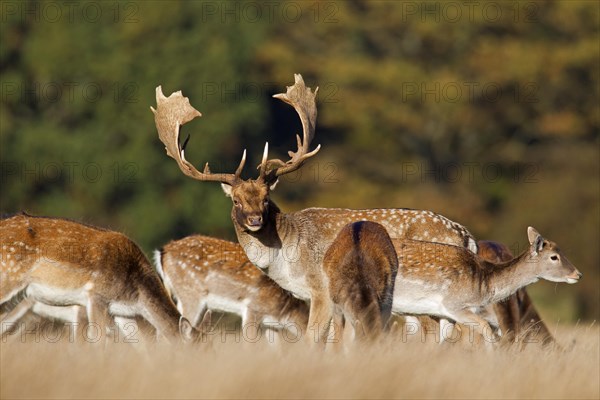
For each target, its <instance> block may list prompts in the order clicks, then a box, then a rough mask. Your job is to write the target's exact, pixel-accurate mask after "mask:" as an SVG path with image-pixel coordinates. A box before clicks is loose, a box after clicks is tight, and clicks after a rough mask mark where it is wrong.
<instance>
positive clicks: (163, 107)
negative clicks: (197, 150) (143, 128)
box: [150, 86, 246, 186]
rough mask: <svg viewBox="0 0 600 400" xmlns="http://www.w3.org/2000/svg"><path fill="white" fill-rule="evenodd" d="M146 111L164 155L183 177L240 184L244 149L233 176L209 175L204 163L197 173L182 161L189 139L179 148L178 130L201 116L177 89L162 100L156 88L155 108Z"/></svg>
mask: <svg viewBox="0 0 600 400" xmlns="http://www.w3.org/2000/svg"><path fill="white" fill-rule="evenodd" d="M150 109H151V110H152V112H153V113H154V122H155V124H156V129H157V130H158V137H159V139H160V141H161V142H163V144H164V145H165V148H166V150H167V155H168V156H169V157H171V158H173V159H174V160H175V161H177V165H179V168H180V169H181V171H182V172H183V173H184V174H185V175H187V176H189V177H190V178H194V179H197V180H199V181H213V182H223V183H227V184H229V185H232V186H233V185H234V184H235V183H238V182H240V181H241V178H240V175H241V173H242V169H243V168H244V164H245V163H246V150H244V154H243V156H242V161H240V165H239V166H238V168H237V170H236V171H235V174H213V173H211V172H210V168H209V167H208V163H206V165H205V166H204V171H203V172H200V171H198V170H197V169H196V168H195V167H194V166H193V165H192V164H191V163H189V162H188V161H187V160H186V159H185V146H186V145H187V143H188V141H189V139H190V137H189V136H188V137H187V139H186V140H185V142H184V143H183V145H180V144H179V130H180V127H181V126H182V125H184V124H186V123H188V122H190V121H191V120H193V119H194V118H196V117H201V116H202V114H200V112H199V111H198V110H196V109H195V108H194V107H192V105H191V104H190V100H189V99H188V98H187V97H183V95H182V94H181V90H180V91H178V92H174V93H172V94H171V95H170V96H169V97H165V95H164V94H163V92H162V87H161V86H159V87H157V88H156V109H154V108H153V107H150Z"/></svg>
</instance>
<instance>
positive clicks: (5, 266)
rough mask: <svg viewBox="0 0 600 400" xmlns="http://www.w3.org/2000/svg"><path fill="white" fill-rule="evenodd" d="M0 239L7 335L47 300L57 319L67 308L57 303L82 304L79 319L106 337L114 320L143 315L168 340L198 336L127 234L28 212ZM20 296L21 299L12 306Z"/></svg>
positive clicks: (0, 296)
mask: <svg viewBox="0 0 600 400" xmlns="http://www.w3.org/2000/svg"><path fill="white" fill-rule="evenodd" d="M0 237H1V239H0V240H1V246H0V248H1V251H0V305H1V308H2V309H6V311H5V312H3V318H2V333H5V330H8V329H9V328H11V327H12V326H14V324H15V323H16V322H17V321H18V320H19V319H20V318H21V317H22V316H23V315H24V314H25V313H27V312H29V311H30V310H35V307H36V305H41V306H42V308H43V309H44V310H45V312H46V313H52V312H53V310H54V311H56V315H55V316H56V317H57V318H58V319H63V318H65V317H64V312H62V310H61V308H60V307H55V306H63V307H72V306H79V307H81V309H82V310H85V316H78V317H77V318H78V322H80V323H83V322H86V321H87V322H89V323H95V324H98V326H99V327H100V329H101V332H100V334H102V335H103V334H104V333H105V332H106V329H107V328H108V327H109V326H110V325H111V324H112V322H113V318H134V317H137V316H141V317H143V318H144V319H145V320H147V321H148V322H149V323H150V324H151V325H152V326H154V328H156V330H157V332H158V333H159V334H161V335H162V336H165V337H166V338H167V339H169V340H172V339H174V338H178V337H180V335H181V338H182V339H184V340H185V341H193V340H196V339H197V338H198V337H199V332H197V331H196V330H195V329H194V328H193V327H192V326H191V324H190V323H189V322H188V321H187V320H186V319H185V318H183V317H181V316H180V314H179V312H178V311H177V308H176V307H175V304H173V302H172V301H171V299H170V298H169V296H168V294H167V292H166V290H165V288H164V287H163V285H162V283H161V281H160V278H159V277H158V275H157V274H156V272H155V271H154V269H153V268H152V266H151V265H150V263H149V261H148V260H147V258H146V257H145V256H144V254H143V253H142V251H141V250H140V248H139V247H138V246H137V245H136V244H135V243H134V242H133V241H131V240H130V239H129V238H127V237H126V236H125V235H122V234H120V233H117V232H113V231H109V230H105V229H100V228H96V227H91V226H87V225H83V224H79V223H76V222H72V221H68V220H64V219H59V218H45V217H34V216H31V215H27V214H24V213H23V214H19V215H15V216H13V217H10V218H6V219H3V220H1V221H0ZM14 299H18V300H20V301H19V303H18V304H17V305H16V306H15V307H14V308H12V309H10V308H11V307H10V304H11V303H12V302H13V301H14ZM11 300H13V301H11ZM46 306H50V307H46ZM47 316H50V317H52V316H53V315H47Z"/></svg>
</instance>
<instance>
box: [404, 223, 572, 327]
mask: <svg viewBox="0 0 600 400" xmlns="http://www.w3.org/2000/svg"><path fill="white" fill-rule="evenodd" d="M527 236H528V238H529V243H530V247H529V249H528V250H526V251H525V252H523V253H522V254H521V255H519V256H518V257H516V258H513V259H512V260H510V261H507V262H504V263H499V264H494V263H490V262H488V261H485V260H483V259H482V258H481V257H479V256H477V255H476V254H473V253H472V252H470V251H468V250H467V249H465V248H461V247H457V246H451V245H444V244H440V243H429V242H420V241H414V240H397V241H396V249H398V257H399V260H400V262H399V268H398V275H397V277H396V284H395V288H394V303H393V308H392V311H393V312H395V313H398V314H408V315H433V316H438V317H441V318H448V319H451V320H453V321H455V322H458V323H461V324H476V328H477V330H478V333H480V334H481V335H482V336H483V337H485V335H490V333H491V329H490V326H489V324H488V322H487V321H486V320H485V319H483V318H482V317H481V316H480V315H478V314H477V313H475V312H473V311H472V309H481V308H482V307H485V306H487V305H490V304H493V303H496V302H498V301H501V300H503V299H505V298H507V297H509V296H510V295H512V294H513V293H515V292H516V291H517V290H519V289H520V288H523V287H525V286H527V285H529V284H531V283H534V282H536V281H538V280H539V279H546V280H549V281H552V282H566V283H575V282H577V281H578V280H579V278H581V276H582V274H581V272H579V271H578V270H577V268H575V267H574V266H573V265H572V264H571V262H570V261H569V260H568V259H567V258H566V257H565V256H564V255H563V254H562V252H561V251H560V250H559V248H558V247H557V246H556V244H555V243H554V242H550V241H547V240H545V239H544V238H543V237H542V236H541V235H540V234H539V233H538V232H537V231H536V230H535V229H534V228H532V227H529V228H528V229H527Z"/></svg>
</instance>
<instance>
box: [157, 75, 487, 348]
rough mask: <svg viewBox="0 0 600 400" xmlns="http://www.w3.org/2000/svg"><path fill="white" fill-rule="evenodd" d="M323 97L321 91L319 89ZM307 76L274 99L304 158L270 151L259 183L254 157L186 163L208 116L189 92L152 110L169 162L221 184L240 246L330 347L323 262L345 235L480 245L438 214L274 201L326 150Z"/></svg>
mask: <svg viewBox="0 0 600 400" xmlns="http://www.w3.org/2000/svg"><path fill="white" fill-rule="evenodd" d="M317 90H318V89H317ZM317 90H315V92H314V93H313V92H312V91H311V89H310V88H307V87H306V86H305V84H304V81H303V80H302V77H301V76H300V75H298V74H297V75H295V84H294V85H293V86H291V87H288V88H287V93H285V94H277V95H275V96H274V97H275V98H278V99H280V100H283V101H284V102H286V103H288V104H290V105H292V106H293V107H294V109H295V110H296V112H297V113H298V115H299V116H300V120H301V122H302V127H303V139H301V138H300V136H297V144H298V149H297V151H295V152H293V151H290V152H289V155H290V159H289V160H288V161H286V162H284V161H281V160H278V159H271V160H267V155H268V143H267V144H266V145H265V150H264V153H263V158H262V162H261V164H260V165H259V170H260V172H259V177H258V178H257V179H256V180H254V179H248V180H243V179H242V178H241V173H242V169H243V167H244V164H245V162H246V152H245V151H244V155H243V156H242V160H241V162H240V164H239V166H238V168H237V170H236V172H235V173H233V174H231V173H219V174H214V173H212V172H211V171H210V169H209V167H208V163H207V164H206V165H205V167H204V170H203V172H200V171H199V170H197V169H196V168H195V167H194V166H193V165H192V164H191V163H189V162H188V161H187V160H186V159H185V147H186V144H187V141H188V140H189V137H188V138H187V139H186V141H185V142H184V143H183V145H181V144H180V143H179V132H180V128H181V125H183V124H185V123H187V122H189V121H191V120H192V119H194V118H196V117H199V116H201V114H200V112H198V110H196V109H195V108H194V107H192V106H191V105H190V103H189V99H188V98H187V97H183V95H182V94H181V91H179V92H175V93H173V94H171V95H170V96H169V97H165V96H164V94H163V93H162V89H161V87H160V86H159V87H157V88H156V101H157V108H156V109H154V108H152V107H151V110H152V112H153V113H154V118H155V124H156V127H157V130H158V135H159V138H160V140H161V141H162V142H163V144H164V145H165V147H166V151H167V155H168V156H170V157H171V158H173V159H174V160H175V161H177V164H178V165H179V168H180V169H181V171H182V172H183V173H184V174H185V175H187V176H189V177H191V178H193V179H196V180H199V181H212V182H221V183H222V186H223V189H224V191H225V193H226V194H227V195H228V196H229V197H231V198H232V201H233V209H232V211H231V218H232V220H233V224H234V227H235V231H236V234H237V238H238V241H239V242H240V244H241V245H242V247H243V248H244V250H245V252H246V254H247V255H248V258H249V259H250V260H251V261H252V262H253V263H254V264H255V265H256V266H258V267H259V268H261V269H262V270H263V271H264V272H266V273H267V275H269V277H271V278H272V279H273V280H274V281H275V282H277V283H278V284H279V285H280V286H281V287H283V288H284V289H286V290H288V291H290V292H292V293H293V294H294V295H295V296H296V297H299V298H301V299H303V300H310V316H309V328H310V329H311V330H313V329H314V330H315V331H316V332H317V335H316V338H317V339H318V340H323V339H324V338H325V337H326V336H327V334H328V330H329V321H330V320H331V316H332V312H333V305H332V304H333V303H332V301H331V298H330V296H329V293H328V290H327V281H328V277H327V276H326V274H325V271H324V269H323V256H324V254H325V251H326V250H327V249H328V248H329V246H330V245H331V243H332V242H333V240H334V239H335V237H336V235H337V234H338V232H339V231H340V229H341V228H342V227H343V226H345V225H346V224H348V223H351V222H355V221H361V220H366V221H373V222H378V223H380V224H381V225H383V226H384V227H385V229H386V230H387V231H388V233H389V235H390V236H391V237H392V238H398V239H402V238H406V239H416V240H424V241H431V242H441V243H447V244H452V245H457V246H464V247H468V248H469V249H470V250H471V251H472V252H477V244H476V242H475V239H474V238H473V236H472V235H471V234H470V233H469V232H468V231H467V229H466V228H465V227H463V226H462V225H459V224H457V223H455V222H452V221H450V220H449V219H447V218H445V217H443V216H441V215H439V214H435V213H433V212H430V211H419V210H409V209H371V210H349V209H335V208H330V209H325V208H308V209H305V210H302V211H298V212H294V213H283V212H282V211H281V210H280V209H279V208H278V207H277V205H275V203H274V202H273V201H272V200H271V199H270V192H271V191H272V190H273V189H274V188H275V185H276V183H277V181H278V178H279V177H281V176H283V175H285V174H288V173H291V172H294V171H296V170H298V169H299V168H300V167H301V166H302V165H303V164H304V162H305V161H306V160H307V159H309V158H310V157H312V156H314V155H315V154H316V153H317V152H318V151H319V149H320V146H318V147H317V148H316V149H314V150H312V151H309V146H310V143H311V141H312V139H313V137H314V134H315V123H316V117H317V109H316V104H315V96H316V93H317Z"/></svg>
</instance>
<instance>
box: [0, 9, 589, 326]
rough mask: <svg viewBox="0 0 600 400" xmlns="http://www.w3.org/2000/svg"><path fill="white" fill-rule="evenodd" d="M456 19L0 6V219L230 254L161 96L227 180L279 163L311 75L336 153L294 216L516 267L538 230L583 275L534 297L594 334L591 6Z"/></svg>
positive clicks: (303, 189)
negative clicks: (416, 221) (408, 214)
mask: <svg viewBox="0 0 600 400" xmlns="http://www.w3.org/2000/svg"><path fill="white" fill-rule="evenodd" d="M451 3H452V4H455V6H454V7H455V9H452V8H451V7H450V6H448V4H450V3H445V2H424V3H420V2H393V1H347V2H346V1H344V2H259V3H256V2H251V3H244V2H235V1H228V2H197V1H192V2H183V1H181V2H178V1H171V2H169V3H168V7H166V6H161V4H159V3H153V2H123V3H120V2H100V3H98V2H91V3H85V2H82V3H79V2H78V3H77V4H78V7H77V8H76V9H75V12H74V14H73V16H72V18H70V16H69V14H68V10H67V9H66V8H65V7H66V5H64V4H63V5H61V4H62V3H61V4H59V3H53V4H55V5H56V4H58V5H59V7H63V8H62V17H61V18H60V19H59V20H57V21H55V20H52V18H50V17H51V15H52V14H51V13H50V11H51V10H49V9H47V10H46V9H45V7H48V3H43V2H33V1H30V2H4V3H3V5H2V6H3V7H4V8H3V14H2V21H1V22H0V73H1V74H2V78H1V80H2V102H1V105H0V158H1V162H2V175H1V185H2V188H1V194H0V211H2V212H15V211H18V210H21V209H26V210H28V211H30V212H33V213H36V214H45V215H56V216H64V217H71V218H74V219H77V220H82V221H86V222H92V223H96V224H99V225H102V226H106V227H110V228H114V229H117V230H122V231H124V232H125V233H127V234H128V235H130V236H131V237H133V238H134V239H135V240H136V241H138V242H139V243H140V244H141V245H142V246H143V247H144V248H145V249H146V250H150V249H151V248H153V247H156V246H160V245H161V244H164V243H166V242H167V241H169V240H171V239H176V238H179V237H183V236H185V235H188V234H190V233H193V232H202V233H205V234H212V235H215V236H221V237H227V238H229V239H233V238H234V236H233V232H232V227H231V222H230V220H229V210H230V201H229V200H228V199H226V198H225V197H224V196H223V195H222V193H221V192H220V188H219V187H218V185H215V184H200V183H197V182H194V181H192V180H190V179H189V178H186V177H184V176H183V175H182V174H181V173H180V171H179V169H178V168H177V167H176V165H175V163H174V162H173V161H172V160H170V159H169V158H168V157H166V155H165V152H164V149H163V146H162V144H161V143H160V142H159V141H158V139H157V135H156V130H155V128H154V123H153V118H152V114H151V113H150V111H149V106H150V105H154V104H155V100H154V98H155V94H154V89H155V87H156V86H157V85H162V86H163V91H164V92H165V93H166V94H167V95H168V94H170V93H171V92H172V91H175V90H179V89H182V90H183V93H184V95H185V96H188V97H190V100H191V102H192V104H193V105H194V106H195V107H196V108H198V109H199V110H200V111H201V112H202V113H203V117H202V118H200V119H198V120H195V121H194V122H192V123H190V124H189V125H188V126H186V127H185V128H184V131H183V133H184V135H185V134H187V133H191V134H192V140H191V141H190V144H189V147H188V151H187V153H186V154H187V155H188V158H189V159H190V160H192V161H193V162H195V163H196V164H197V165H198V164H200V163H203V162H206V161H209V162H210V163H211V167H212V169H213V170H214V171H219V170H224V171H231V170H232V169H233V168H234V167H235V165H236V164H237V162H238V160H239V157H240V155H241V151H242V149H243V148H248V152H249V158H250V160H249V163H248V164H249V166H250V165H256V164H257V163H258V160H257V158H258V157H259V155H260V149H261V148H262V145H263V143H264V141H266V140H268V141H269V142H270V143H271V144H272V145H273V149H272V153H273V154H274V155H280V156H285V152H286V150H287V149H288V148H291V147H292V146H293V145H294V138H293V133H295V132H297V131H298V130H299V129H300V124H299V122H298V121H297V118H296V116H295V114H294V112H293V110H291V109H290V108H289V107H288V106H286V105H282V104H279V103H278V102H277V101H275V100H272V99H271V98H270V96H271V95H272V94H273V93H276V92H280V91H283V90H284V86H285V85H289V84H291V83H292V81H293V80H292V79H293V78H292V74H293V73H297V72H299V73H302V74H303V75H304V77H305V80H306V81H307V84H308V85H309V86H317V85H318V86H320V91H319V121H318V131H317V139H316V142H318V143H322V144H323V145H324V148H323V150H322V151H321V153H320V154H319V156H317V157H316V159H315V160H314V161H313V162H312V163H309V164H308V165H307V166H306V167H305V168H304V169H303V170H302V171H301V173H300V176H299V177H298V179H297V181H294V179H292V178H286V179H284V180H283V182H282V184H280V185H279V187H278V190H277V194H276V195H275V196H276V198H277V200H278V202H280V203H281V206H282V207H283V208H284V209H289V210H294V209H298V208H301V207H306V206H341V207H413V208H427V209H432V210H435V211H437V212H440V213H442V214H445V215H447V216H448V217H450V218H452V219H454V220H457V221H459V222H461V223H463V224H465V225H467V226H468V227H469V228H470V229H471V230H472V231H473V233H474V234H475V235H476V236H477V237H480V238H487V239H496V240H501V241H504V242H506V243H508V244H510V245H511V246H513V247H514V248H515V250H519V248H520V249H522V248H523V246H524V243H525V239H526V236H525V229H526V227H527V226H528V225H533V226H536V227H537V228H538V229H539V230H540V231H541V232H542V233H543V234H545V235H546V236H547V237H549V238H551V239H553V240H555V241H557V242H558V243H560V244H561V246H562V247H564V248H565V249H566V250H567V254H569V255H570V258H571V259H572V261H573V262H574V263H575V264H576V265H577V266H579V267H580V269H581V270H582V271H583V272H584V274H585V277H584V279H583V280H582V282H581V283H580V284H579V285H576V287H569V288H568V289H564V290H561V292H560V293H557V294H556V296H554V295H553V293H552V290H553V288H552V287H550V288H549V287H548V286H545V287H540V288H538V289H536V290H537V291H536V294H538V293H539V294H538V298H539V299H540V300H543V301H546V300H547V301H548V302H550V303H549V306H548V310H549V311H548V312H549V314H548V315H549V316H550V317H551V318H558V317H561V318H562V319H563V320H564V319H569V318H579V317H583V318H590V319H593V318H598V312H599V307H598V303H599V301H598V300H599V292H598V285H597V283H598V279H599V271H598V268H597V266H598V265H599V264H600V254H599V252H598V246H597V243H599V242H600V237H599V229H598V227H599V223H600V221H599V218H600V209H599V207H600V206H599V203H600V202H599V199H600V187H599V183H598V182H599V179H598V178H599V176H598V175H599V170H600V168H599V155H598V144H599V143H598V142H599V134H598V133H599V126H600V114H599V112H598V99H599V97H600V96H599V85H600V78H599V73H598V71H599V70H600V65H599V64H600V55H599V50H598V34H599V31H600V28H599V26H600V23H599V9H598V6H597V4H595V2H587V1H543V2H532V1H530V2H476V4H475V3H473V5H472V8H469V7H467V6H465V5H462V6H460V7H461V8H459V9H458V11H459V12H460V15H458V16H457V14H456V13H455V12H456V4H459V5H460V4H463V3H461V2H451ZM90 4H91V5H96V6H97V5H100V6H101V7H102V8H101V14H100V17H99V18H98V19H97V20H95V21H93V22H91V21H90V17H89V15H87V14H85V13H84V12H83V11H84V10H87V9H88V8H89V7H88V8H86V6H89V5H90ZM7 7H8V8H7ZM26 7H29V8H27V10H30V11H31V10H33V12H24V10H25V8H26ZM90 7H91V6H90ZM15 8H16V10H17V11H16V12H13V10H14V9H15ZM36 10H37V13H36ZM44 10H46V12H45V11H44ZM89 10H91V8H89ZM89 10H88V11H89ZM498 10H500V11H499V12H500V14H496V13H497V12H498ZM298 11H299V12H298ZM257 12H258V14H257ZM86 15H87V17H86ZM252 173H254V171H252V168H247V171H246V174H247V176H250V174H252ZM293 181H294V182H293ZM518 244H520V246H519V245H518ZM565 293H566V294H565ZM567 297H574V298H576V300H577V301H575V302H571V303H567V302H564V303H563V307H554V306H553V305H552V303H551V302H552V301H554V302H555V304H556V303H558V302H561V301H562V300H561V299H563V298H565V299H566V298H567ZM544 304H546V303H544ZM565 304H566V305H565ZM552 310H559V311H552ZM553 312H555V314H552V313H553Z"/></svg>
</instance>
